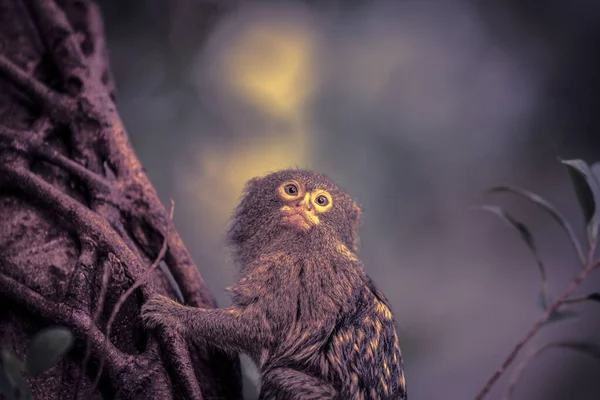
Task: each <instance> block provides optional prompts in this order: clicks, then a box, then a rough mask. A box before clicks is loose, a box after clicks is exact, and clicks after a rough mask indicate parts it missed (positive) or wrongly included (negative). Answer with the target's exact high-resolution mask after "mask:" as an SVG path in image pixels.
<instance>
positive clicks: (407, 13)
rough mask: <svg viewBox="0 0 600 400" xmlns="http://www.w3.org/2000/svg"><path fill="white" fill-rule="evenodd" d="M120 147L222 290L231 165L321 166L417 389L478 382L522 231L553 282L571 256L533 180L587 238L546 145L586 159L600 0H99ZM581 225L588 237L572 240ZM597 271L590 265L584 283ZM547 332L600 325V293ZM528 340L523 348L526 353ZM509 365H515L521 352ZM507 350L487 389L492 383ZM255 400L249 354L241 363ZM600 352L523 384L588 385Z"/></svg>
mask: <svg viewBox="0 0 600 400" xmlns="http://www.w3.org/2000/svg"><path fill="white" fill-rule="evenodd" d="M99 4H100V6H101V8H102V10H103V13H104V17H105V24H106V33H107V36H108V43H109V50H110V57H111V64H112V69H113V73H114V75H115V79H116V82H117V104H118V107H119V110H120V113H121V115H122V117H123V119H124V122H125V125H126V127H127V128H128V131H129V134H130V136H131V140H132V142H133V145H134V148H135V149H136V151H137V154H138V156H139V157H140V159H141V161H142V162H143V164H144V166H145V167H146V169H147V171H148V174H149V176H150V178H151V180H152V182H153V183H154V185H155V187H156V188H157V190H158V192H159V194H160V196H161V199H162V200H163V201H164V202H165V203H168V200H169V199H170V198H173V199H174V200H175V203H176V205H177V206H176V212H175V223H176V226H177V227H178V229H179V232H180V233H181V235H182V236H183V239H184V241H185V242H186V243H187V246H188V248H189V249H190V251H191V253H192V255H193V257H194V259H195V261H196V263H197V265H198V266H199V268H200V270H201V273H202V275H203V276H204V278H205V279H206V281H207V282H208V284H209V285H210V287H211V288H212V290H213V291H214V293H215V295H216V296H217V298H218V301H219V303H220V304H221V305H228V304H229V303H230V301H229V298H228V296H227V294H226V292H225V288H226V287H227V286H229V285H231V284H232V283H233V282H234V281H235V278H236V268H235V266H234V265H233V264H232V262H231V257H230V256H229V254H228V253H227V251H226V249H225V248H224V235H225V232H226V229H227V224H228V219H229V217H230V215H231V212H232V211H233V208H234V207H235V205H236V203H237V201H238V199H239V195H240V193H241V190H242V187H243V185H244V182H245V181H247V180H248V179H250V178H252V177H254V176H260V175H264V174H265V173H267V172H270V171H274V170H278V169H281V168H286V167H295V166H298V167H301V168H309V169H314V170H317V171H320V172H323V173H325V174H326V175H328V176H330V177H331V178H332V179H333V180H334V181H335V182H337V183H338V184H339V185H340V186H341V187H342V188H344V189H345V190H346V191H348V192H349V193H351V194H352V195H353V196H355V198H356V199H357V201H358V202H359V203H360V204H362V205H363V207H364V210H365V212H364V223H363V225H362V228H361V229H362V230H361V234H362V241H361V252H360V255H361V258H362V259H363V261H364V263H365V265H366V268H367V271H368V273H369V274H370V275H371V277H372V278H373V279H374V281H375V282H376V283H377V284H378V285H379V287H380V288H381V289H382V290H383V291H384V293H386V295H387V296H388V298H389V299H390V301H391V303H392V308H393V311H394V313H395V316H396V319H397V321H398V325H399V327H400V330H401V334H400V340H401V346H402V349H403V352H404V356H405V364H406V377H407V383H408V392H409V396H410V398H411V399H412V400H420V399H425V400H427V399H434V400H435V399H470V398H473V397H474V396H475V394H476V393H477V392H478V391H479V390H480V389H481V387H483V385H484V383H485V381H486V380H487V378H488V377H489V376H490V375H491V374H492V373H493V372H494V371H495V370H496V369H497V368H498V367H499V366H500V364H501V362H502V361H503V360H504V358H505V356H506V355H507V354H508V353H509V351H510V349H511V348H512V347H513V346H514V345H515V343H516V342H517V341H518V339H519V338H520V337H522V336H523V335H524V334H525V333H526V331H527V330H528V329H529V328H530V326H531V325H532V324H533V322H534V321H535V320H536V319H537V318H538V316H539V315H540V314H541V312H542V310H541V309H540V307H539V305H538V293H539V287H540V276H539V272H538V271H537V269H536V266H535V262H534V259H533V257H532V256H531V254H530V253H529V252H528V250H527V248H526V246H525V245H524V244H523V243H522V242H521V241H520V239H519V237H518V235H517V234H516V231H514V229H512V228H511V227H510V226H508V225H506V224H504V223H503V222H502V221H501V220H499V219H498V218H496V217H494V216H493V215H491V214H486V213H484V212H482V211H478V210H475V209H474V208H473V205H475V204H483V203H494V204H499V205H501V206H503V207H505V208H506V209H507V210H509V211H510V212H511V213H512V214H513V215H514V216H515V217H516V218H518V219H520V220H521V221H523V222H524V223H526V224H527V225H528V226H529V227H530V229H531V230H532V232H533V234H534V236H535V239H536V242H537V245H538V247H539V250H540V254H541V255H542V258H543V260H544V261H545V262H546V265H547V268H548V274H549V280H550V290H551V292H552V294H553V295H554V296H558V295H560V294H561V293H562V291H564V289H565V288H566V287H567V285H568V283H569V281H570V280H571V279H572V277H573V276H574V275H575V274H576V273H577V270H578V268H579V265H578V261H577V258H576V256H575V254H574V252H573V251H572V248H571V247H570V244H569V242H568V241H567V240H566V237H565V236H564V234H563V232H562V230H561V229H560V228H559V227H558V226H557V225H556V224H555V223H554V221H552V220H551V219H550V218H548V216H547V215H546V214H544V213H543V212H541V211H539V210H537V209H536V208H535V207H533V206H532V205H531V204H528V203H526V202H525V201H522V200H519V199H517V198H515V197H511V196H510V195H493V196H492V195H486V196H484V195H482V192H483V191H484V190H485V189H486V188H487V187H489V186H492V185H494V184H497V183H512V184H515V185H517V186H521V187H525V188H528V189H530V190H532V191H534V192H536V193H539V194H541V195H543V196H545V197H546V198H547V199H548V200H549V201H551V202H552V203H553V204H554V205H555V206H556V207H557V208H558V209H559V210H561V211H562V212H563V213H564V214H565V216H567V217H568V218H570V219H571V220H572V221H573V225H574V227H575V228H576V230H577V232H580V233H582V234H583V225H582V220H581V215H580V212H579V210H578V207H577V201H576V198H575V196H574V193H573V191H572V189H571V184H570V181H569V179H568V175H567V173H566V171H565V169H564V166H562V165H561V164H560V163H559V162H558V161H557V157H562V158H582V159H585V160H587V161H589V162H594V161H596V160H598V159H600V137H599V136H598V133H600V117H598V116H597V109H598V106H599V105H600V104H599V103H600V101H599V100H598V93H599V92H600V74H599V73H598V71H600V2H593V1H587V0H573V1H571V2H564V1H559V0H548V1H546V2H544V5H540V4H538V3H537V2H534V1H533V0H520V1H517V0H502V1H500V0H495V1H494V0H493V1H488V2H478V1H474V0H471V1H469V0H453V1H449V0H448V1H420V2H414V1H412V2H411V1H395V2H392V1H379V2H378V1H359V0H353V1H350V0H348V1H329V0H312V1H308V0H305V1H291V0H290V1H279V2H271V3H268V2H258V1H201V0H100V1H99ZM582 240H583V239H582ZM599 289H600V279H599V276H598V273H596V275H595V276H592V278H591V279H590V280H589V281H588V282H587V283H586V284H584V286H583V287H582V288H581V290H580V291H579V293H580V294H585V293H588V292H590V291H593V290H599ZM572 308H573V310H575V311H577V312H578V314H579V316H578V317H577V318H570V319H566V320H564V321H561V322H556V323H554V324H551V325H549V326H548V327H547V328H545V329H544V330H543V331H542V332H541V334H540V335H539V337H538V340H537V342H538V344H543V343H546V342H548V341H553V340H564V339H571V340H582V341H591V342H594V341H595V342H600V341H599V340H598V337H599V334H600V323H599V320H600V319H599V318H598V314H599V313H600V305H596V304H591V305H588V304H582V305H576V306H573V307H572ZM520 360H521V357H520V358H519V359H517V362H516V363H518V362H519V361H520ZM516 363H515V364H516ZM513 372H514V367H513V368H511V369H510V370H509V371H508V372H507V374H506V375H505V376H504V377H503V378H502V379H501V381H500V382H498V384H497V385H496V386H495V388H494V390H493V392H492V393H491V395H490V396H489V398H490V399H499V398H501V397H502V396H503V395H504V393H505V391H506V388H507V385H508V381H509V378H510V377H511V375H512V374H513ZM245 374H246V379H247V381H246V391H247V399H254V398H256V388H255V385H254V384H253V383H252V382H256V379H257V375H256V371H255V370H254V369H253V368H252V367H251V366H249V365H248V363H246V362H245ZM599 378H600V363H599V362H598V361H597V360H595V359H593V358H591V357H588V356H585V355H581V354H578V353H574V352H569V351H568V350H551V351H549V352H547V353H545V354H543V355H541V356H540V357H539V358H538V359H537V360H536V361H534V362H533V363H532V364H531V366H530V368H528V369H527V370H525V372H524V375H523V380H522V382H521V383H520V384H519V386H518V387H517V389H516V392H515V396H514V398H515V399H531V400H537V399H551V400H552V399H574V400H584V399H597V398H599V393H600V379H599Z"/></svg>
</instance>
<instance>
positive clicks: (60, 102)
mask: <svg viewBox="0 0 600 400" xmlns="http://www.w3.org/2000/svg"><path fill="white" fill-rule="evenodd" d="M0 74H1V75H4V76H5V77H6V78H7V79H8V81H9V82H11V83H12V84H13V85H15V86H16V87H17V88H18V89H20V90H22V91H23V92H25V93H26V94H27V95H29V96H31V97H32V98H33V99H34V100H37V101H39V102H40V103H41V104H42V105H43V107H44V109H46V110H47V111H48V113H49V114H50V117H51V118H52V119H54V120H55V121H58V122H67V121H70V120H71V118H72V114H73V113H75V112H76V110H77V107H76V103H75V101H74V100H73V99H71V98H69V97H67V96H64V95H61V94H59V93H57V92H55V91H53V90H52V89H50V88H49V87H48V86H46V85H44V84H43V83H41V82H40V81H38V80H37V79H35V78H33V77H32V76H30V75H28V74H27V73H25V72H24V71H23V70H22V69H21V68H19V67H18V66H17V65H16V64H14V63H13V62H12V61H10V60H9V59H8V58H6V57H5V56H3V55H2V54H0Z"/></svg>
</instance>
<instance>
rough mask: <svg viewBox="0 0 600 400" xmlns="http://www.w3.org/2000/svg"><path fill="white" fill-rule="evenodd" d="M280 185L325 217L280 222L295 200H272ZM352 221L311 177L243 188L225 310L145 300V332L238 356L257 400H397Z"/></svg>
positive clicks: (397, 359) (377, 304) (386, 331)
mask: <svg viewBox="0 0 600 400" xmlns="http://www.w3.org/2000/svg"><path fill="white" fill-rule="evenodd" d="M290 180H294V181H295V182H297V183H298V184H299V185H300V186H301V188H300V189H301V190H302V194H304V193H310V192H313V191H314V190H317V189H321V190H326V191H327V192H328V193H329V194H330V195H331V198H332V207H331V209H330V210H328V211H327V212H323V213H321V214H318V219H319V223H318V224H317V225H315V226H312V227H311V228H310V230H308V231H304V230H302V229H295V228H294V227H293V226H289V225H286V224H283V223H282V211H281V210H282V207H285V206H286V205H288V206H290V207H292V208H294V207H298V209H299V208H300V198H301V197H299V198H298V199H297V200H293V201H290V200H289V199H284V198H282V196H281V195H280V194H278V189H279V188H280V187H281V185H282V184H283V183H284V182H287V181H290ZM313 193H314V192H313ZM311 196H312V195H311ZM303 204H304V203H303ZM302 207H304V205H302ZM306 207H307V208H310V207H311V205H310V204H309V203H307V206H306ZM313 207H314V205H313ZM294 209H296V208H294ZM312 211H313V212H316V211H314V210H312ZM360 214H361V212H360V208H359V207H358V206H357V205H356V203H355V202H354V201H353V200H352V198H350V196H348V195H347V194H346V193H344V192H343V191H341V190H340V189H339V188H338V187H337V186H335V185H334V184H333V183H332V182H331V181H330V180H329V179H327V178H326V177H324V176H323V175H320V174H316V173H313V172H309V171H300V170H285V171H280V172H276V173H273V174H270V175H267V176H266V177H264V178H254V179H252V180H251V181H249V182H248V184H247V185H246V188H245V189H244V197H243V199H242V201H241V203H240V204H239V206H238V208H237V210H236V213H235V215H234V218H233V223H232V226H231V228H230V230H229V233H228V238H229V241H230V243H231V245H232V247H233V248H234V251H235V255H236V258H237V261H238V263H239V265H240V267H241V273H240V279H239V281H238V283H237V284H236V285H235V286H233V287H232V288H231V292H232V298H233V305H232V306H231V307H228V308H221V309H198V308H191V307H185V306H183V305H181V304H178V303H176V302H174V301H172V300H170V299H168V298H166V297H163V296H155V297H153V298H151V299H150V300H149V301H148V302H147V303H146V304H145V305H144V306H143V308H142V317H143V319H144V322H145V324H146V326H147V327H150V328H152V327H156V326H158V325H168V326H173V327H175V328H176V329H178V330H179V331H180V332H181V333H182V334H184V335H186V336H188V337H191V338H194V339H195V340H205V341H207V342H209V343H210V344H212V345H214V346H216V347H218V348H221V349H223V350H227V351H231V352H243V353H246V354H248V355H249V356H250V357H251V358H252V359H253V360H254V362H255V363H256V364H257V365H258V367H259V369H260V372H261V378H262V383H261V394H260V399H281V400H283V399H344V400H345V399H364V400H367V399H371V400H392V399H394V400H405V399H406V386H405V382H404V371H403V363H402V356H401V353H400V347H399V344H398V336H397V334H396V328H395V323H394V319H393V316H392V313H391V311H390V308H389V304H388V302H387V300H386V299H385V297H384V296H383V294H382V293H380V292H379V291H378V290H377V289H376V288H375V286H374V284H373V282H372V281H371V280H370V279H369V277H368V276H367V275H366V273H365V271H364V269H363V267H362V264H361V262H360V261H359V260H358V258H357V256H356V253H355V252H356V250H357V244H358V223H359V219H360Z"/></svg>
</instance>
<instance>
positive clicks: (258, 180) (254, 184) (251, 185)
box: [244, 176, 262, 193]
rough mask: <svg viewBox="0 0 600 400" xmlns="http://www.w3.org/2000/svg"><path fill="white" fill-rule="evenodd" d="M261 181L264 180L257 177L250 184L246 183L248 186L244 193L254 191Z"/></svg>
mask: <svg viewBox="0 0 600 400" xmlns="http://www.w3.org/2000/svg"><path fill="white" fill-rule="evenodd" d="M261 180H262V178H260V177H258V176H256V177H254V178H252V179H250V180H249V181H248V182H246V184H245V185H244V193H248V192H250V191H251V190H252V189H254V188H255V187H256V186H257V185H258V184H259V182H260V181H261Z"/></svg>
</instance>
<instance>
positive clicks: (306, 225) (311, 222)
mask: <svg viewBox="0 0 600 400" xmlns="http://www.w3.org/2000/svg"><path fill="white" fill-rule="evenodd" d="M282 211H283V223H284V225H288V226H291V227H294V228H296V229H299V230H301V231H303V232H308V231H309V230H310V229H311V228H312V227H313V226H315V225H317V224H318V223H319V217H317V216H316V215H310V214H309V213H308V211H307V210H302V209H300V210H292V209H286V210H282Z"/></svg>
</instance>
